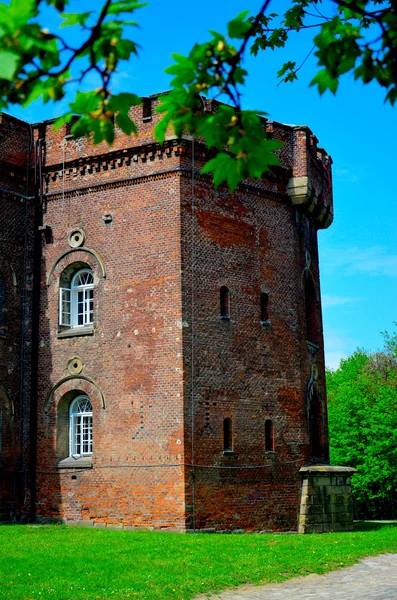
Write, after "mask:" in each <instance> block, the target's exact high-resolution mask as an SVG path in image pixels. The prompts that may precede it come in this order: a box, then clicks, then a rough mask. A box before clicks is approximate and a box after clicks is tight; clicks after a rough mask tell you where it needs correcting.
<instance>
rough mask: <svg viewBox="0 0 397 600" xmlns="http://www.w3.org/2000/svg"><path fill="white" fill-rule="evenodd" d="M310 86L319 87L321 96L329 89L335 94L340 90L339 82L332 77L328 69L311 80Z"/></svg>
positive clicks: (322, 70)
mask: <svg viewBox="0 0 397 600" xmlns="http://www.w3.org/2000/svg"><path fill="white" fill-rule="evenodd" d="M310 85H311V86H313V85H317V87H318V91H319V93H320V96H321V95H322V94H323V93H324V92H325V91H326V90H327V89H328V90H330V91H331V92H332V93H333V94H335V92H336V90H337V89H338V85H339V82H338V80H337V79H336V78H335V77H332V75H330V73H329V72H328V71H327V69H321V71H319V72H318V73H317V74H316V75H315V76H314V77H313V79H312V80H311V82H310Z"/></svg>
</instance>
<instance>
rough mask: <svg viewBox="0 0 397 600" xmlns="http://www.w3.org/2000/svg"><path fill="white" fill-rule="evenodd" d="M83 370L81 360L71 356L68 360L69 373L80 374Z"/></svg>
mask: <svg viewBox="0 0 397 600" xmlns="http://www.w3.org/2000/svg"><path fill="white" fill-rule="evenodd" d="M82 370H83V361H82V360H81V358H79V357H78V356H73V357H72V358H70V359H69V360H68V371H69V373H70V374H71V375H80V373H81V371H82Z"/></svg>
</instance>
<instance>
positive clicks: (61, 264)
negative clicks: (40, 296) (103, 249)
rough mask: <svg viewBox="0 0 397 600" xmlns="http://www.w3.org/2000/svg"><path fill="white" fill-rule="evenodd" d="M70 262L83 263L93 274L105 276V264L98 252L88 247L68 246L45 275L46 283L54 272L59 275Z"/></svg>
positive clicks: (48, 282) (49, 281)
mask: <svg viewBox="0 0 397 600" xmlns="http://www.w3.org/2000/svg"><path fill="white" fill-rule="evenodd" d="M72 263H84V264H86V265H88V266H89V267H90V268H91V269H92V271H93V273H94V274H98V275H100V276H101V277H103V278H104V279H105V278H106V269H105V264H104V262H103V260H102V258H101V257H100V256H99V254H98V252H96V251H95V250H91V249H90V248H70V249H69V250H66V252H63V253H62V254H61V255H60V256H58V258H57V259H56V260H55V262H54V263H53V265H52V267H51V269H50V270H49V272H48V275H47V282H46V283H47V285H50V284H51V282H52V278H53V276H54V273H57V274H58V276H60V275H61V273H62V272H63V271H65V269H67V268H68V267H69V266H70V265H71V264H72Z"/></svg>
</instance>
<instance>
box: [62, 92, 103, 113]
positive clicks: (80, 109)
mask: <svg viewBox="0 0 397 600" xmlns="http://www.w3.org/2000/svg"><path fill="white" fill-rule="evenodd" d="M99 100H100V96H99V94H98V93H97V92H77V94H76V98H75V101H74V102H72V103H71V104H70V105H69V106H70V108H71V110H72V111H73V112H75V113H78V114H86V113H89V112H92V111H94V110H95V109H96V108H97V107H98V104H99Z"/></svg>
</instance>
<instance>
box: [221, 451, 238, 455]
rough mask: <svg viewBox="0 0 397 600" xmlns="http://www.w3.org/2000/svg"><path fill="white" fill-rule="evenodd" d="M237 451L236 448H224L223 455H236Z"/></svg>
mask: <svg viewBox="0 0 397 600" xmlns="http://www.w3.org/2000/svg"><path fill="white" fill-rule="evenodd" d="M235 454H236V453H235V451H234V450H224V451H223V456H234V455H235Z"/></svg>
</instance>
